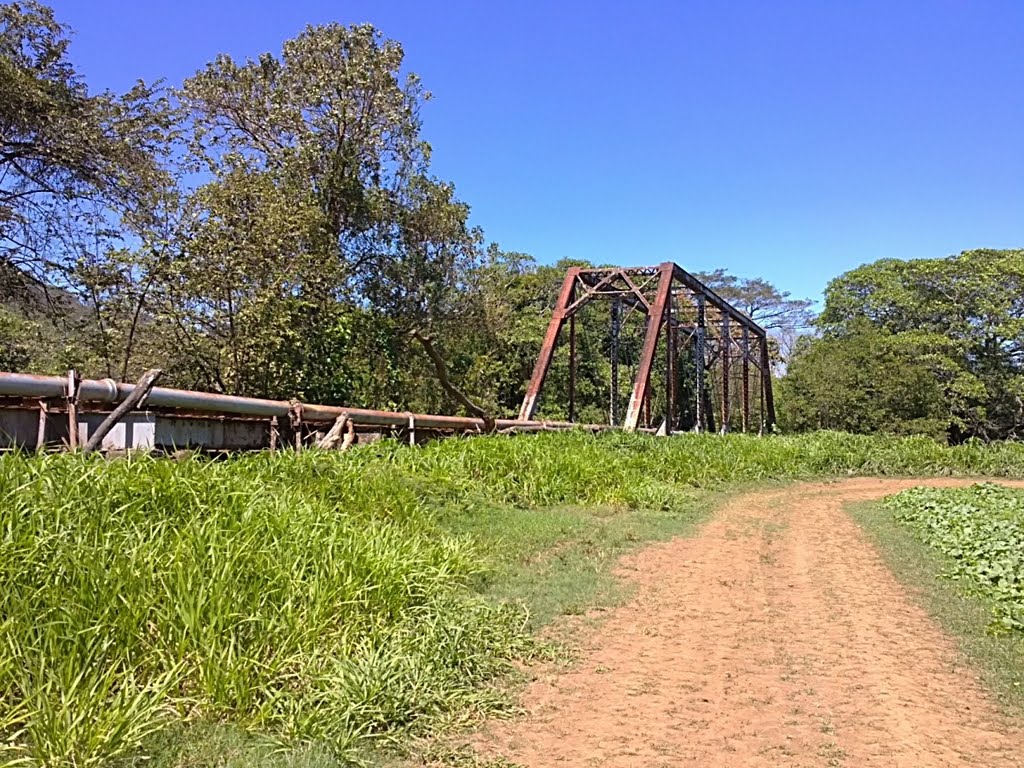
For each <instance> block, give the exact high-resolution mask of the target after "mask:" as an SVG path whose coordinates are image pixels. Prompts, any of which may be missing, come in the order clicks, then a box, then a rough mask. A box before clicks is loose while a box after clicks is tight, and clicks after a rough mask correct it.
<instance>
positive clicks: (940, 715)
mask: <svg viewBox="0 0 1024 768" xmlns="http://www.w3.org/2000/svg"><path fill="white" fill-rule="evenodd" d="M926 482H927V483H928V484H934V485H962V484H964V482H963V481H941V480H939V481H926ZM915 484H920V481H918V482H915V481H913V480H889V479H886V480H879V479H853V480H848V481H840V482H836V483H820V484H802V485H795V486H790V487H788V488H781V489H772V490H768V491H760V492H757V493H752V494H748V495H744V496H739V497H735V498H734V499H733V500H731V501H730V502H729V503H728V504H726V505H725V506H724V507H723V508H721V509H720V510H719V511H718V512H717V513H716V514H715V515H714V516H713V517H712V518H711V519H710V520H709V522H708V523H706V524H705V525H704V527H703V528H702V529H701V530H700V532H699V533H698V534H697V535H696V536H694V537H692V538H678V539H675V540H672V541H670V542H667V543H664V544H659V545H656V546H653V547H650V548H648V549H645V550H642V551H640V552H638V553H636V554H634V555H631V556H629V557H628V558H627V559H625V560H624V561H623V562H622V564H621V568H620V574H621V576H622V577H623V578H624V579H626V580H628V581H629V582H632V583H633V584H634V585H635V593H634V594H633V596H632V598H631V599H630V600H629V601H628V602H627V603H626V604H624V605H622V606H620V607H618V608H616V609H614V610H612V611H610V612H608V613H606V614H605V615H604V616H602V617H599V618H597V620H596V621H593V622H591V621H582V622H581V623H580V626H579V627H578V628H577V629H576V630H574V631H576V632H578V635H577V638H578V641H579V644H580V646H581V648H582V651H581V655H580V659H579V661H578V662H577V663H576V664H574V665H572V666H571V667H569V668H568V669H565V668H563V669H556V670H546V671H544V672H541V673H540V674H539V675H538V676H537V678H536V679H535V680H533V681H532V682H531V684H530V685H529V687H528V688H527V690H526V692H525V695H524V699H523V704H524V707H525V709H526V714H525V715H524V717H522V718H521V719H519V720H512V721H507V722H500V721H499V722H493V723H491V724H489V725H488V727H487V728H486V729H485V730H484V732H483V734H482V735H481V736H480V738H479V741H478V747H479V749H480V751H481V752H482V753H484V754H486V755H488V756H491V757H495V758H497V757H502V758H506V759H508V760H511V761H513V762H514V763H517V764H522V765H525V766H551V765H573V766H588V765H592V766H598V765H600V766H677V765H701V766H747V765H751V766H761V765H763V766H957V765H965V766H967V765H970V766H1019V765H1024V732H1022V730H1021V727H1020V721H1019V720H1014V719H1013V718H1012V717H1010V716H1009V715H1006V714H1004V713H1003V711H1001V710H1000V708H999V705H998V703H997V702H996V700H995V699H994V698H993V697H992V696H991V695H990V694H989V693H988V692H987V691H986V690H985V689H984V688H983V687H982V683H981V681H980V678H979V676H978V673H977V672H975V670H974V669H973V668H969V667H968V666H967V665H966V662H965V661H964V659H963V657H962V655H961V653H960V651H959V650H958V647H957V645H956V642H955V640H954V639H952V638H951V637H950V636H947V635H946V634H945V633H944V632H943V630H942V629H941V628H940V627H939V626H938V624H936V623H935V622H934V621H933V620H932V619H931V618H930V617H929V615H928V614H927V613H926V611H925V610H924V609H923V608H922V607H921V606H920V605H919V603H918V602H916V601H915V598H914V597H913V595H912V594H911V593H910V592H909V591H908V590H907V588H905V587H904V586H903V585H902V584H901V583H900V582H899V581H897V579H896V577H895V576H894V575H893V573H892V572H891V571H890V570H889V568H888V567H887V566H886V564H885V562H884V561H883V559H882V556H881V555H880V554H879V553H878V552H877V551H876V549H875V548H874V546H873V544H872V543H871V541H870V540H869V538H868V537H867V535H866V534H865V532H864V531H863V530H862V529H861V528H860V527H859V526H858V524H857V523H856V522H855V521H854V520H853V519H852V518H851V517H850V516H849V515H848V514H847V513H846V512H845V511H844V505H846V504H848V503H850V502H856V501H863V500H869V499H876V498H880V497H882V496H884V495H887V494H891V493H895V492H897V491H899V490H902V489H904V488H907V487H910V486H912V485H915Z"/></svg>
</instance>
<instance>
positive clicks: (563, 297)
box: [519, 267, 580, 421]
mask: <svg viewBox="0 0 1024 768" xmlns="http://www.w3.org/2000/svg"><path fill="white" fill-rule="evenodd" d="M579 272H580V270H579V267H570V268H569V271H568V272H566V274H565V280H563V281H562V290H561V291H560V292H559V294H558V303H557V304H556V305H555V309H554V312H552V313H551V322H550V323H548V330H547V333H546V334H545V335H544V343H543V344H542V345H541V348H540V356H539V357H538V358H537V365H536V366H535V367H534V369H533V376H531V377H530V384H529V386H527V388H526V396H525V397H524V398H523V405H522V407H521V408H520V409H519V420H520V421H529V420H530V419H532V418H533V414H534V413H536V412H537V398H538V397H540V392H541V390H542V389H543V388H544V379H545V378H546V377H547V375H548V368H550V367H551V358H552V356H553V355H554V353H555V344H557V343H558V333H559V331H561V330H562V325H563V324H564V323H565V315H566V311H567V310H568V308H569V305H570V304H571V303H572V297H573V294H574V292H575V289H576V278H577V276H578V275H579Z"/></svg>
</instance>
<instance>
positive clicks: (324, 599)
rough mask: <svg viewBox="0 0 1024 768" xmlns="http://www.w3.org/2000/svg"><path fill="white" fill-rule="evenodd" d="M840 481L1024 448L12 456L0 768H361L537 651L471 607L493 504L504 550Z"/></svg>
mask: <svg viewBox="0 0 1024 768" xmlns="http://www.w3.org/2000/svg"><path fill="white" fill-rule="evenodd" d="M848 473H857V474H920V475H929V474H974V475H992V476H1000V475H1010V476H1024V448H1020V447H1018V446H1015V445H999V446H982V445H970V446H960V447H955V448H947V447H944V446H941V445H938V444H936V443H933V442H931V441H929V440H926V439H902V440H897V439H881V438H868V437H853V436H848V435H839V434H829V433H822V434H819V435H814V436H807V437H792V438H790V437H773V438H770V439H757V438H753V437H743V436H732V437H725V438H722V437H714V436H694V435H681V436H677V437H674V438H672V439H658V438H653V437H648V436H640V435H622V434H610V435H604V436H599V437H592V436H589V435H584V434H544V435H536V436H530V437H527V436H522V437H515V438H511V437H488V438H475V439H471V440H449V441H444V442H440V443H435V444H432V445H429V446H426V447H423V448H417V449H410V448H407V447H403V446H399V445H397V444H394V443H387V442H386V443H380V444H377V445H373V446H367V447H365V448H359V449H356V450H354V451H351V452H349V453H347V454H344V455H339V454H327V453H312V452H311V453H305V454H302V455H298V456H296V455H292V454H277V455H269V454H261V455H248V456H238V457H236V458H233V459H230V460H227V461H221V462H212V461H204V460H198V459H197V460H189V461H184V462H180V463H177V462H171V461H165V460H158V459H151V458H146V457H132V458H129V459H125V460H119V461H104V460H102V459H99V458H95V457H84V456H75V455H51V456H40V457H36V456H32V457H29V456H21V455H9V456H5V457H3V458H0V765H5V764H8V763H13V762H21V763H23V764H25V765H31V766H43V765H47V766H56V765H74V766H87V765H99V764H101V763H104V762H108V761H110V760H111V759H113V758H117V757H124V756H131V755H135V754H138V750H139V745H140V744H143V743H145V742H146V741H147V739H148V738H149V737H150V735H151V734H153V733H154V732H155V731H158V730H160V729H162V728H164V727H166V726H168V725H170V724H174V723H181V722H187V721H219V722H228V723H232V724H234V725H235V726H237V727H239V728H242V729H245V730H250V731H254V732H257V733H262V734H266V735H268V736H269V737H272V738H274V739H278V740H280V741H281V742H290V743H295V742H315V743H317V744H318V745H320V746H321V747H323V748H325V749H328V750H329V751H330V753H331V756H332V759H334V760H336V761H337V762H339V763H344V762H346V761H355V760H357V759H358V756H359V755H360V754H361V751H362V750H363V749H364V748H365V747H366V745H367V744H376V743H379V742H381V741H387V740H389V739H394V738H398V737H400V736H402V735H404V734H406V733H408V732H410V731H415V730H417V729H421V728H422V727H424V726H425V725H429V724H430V723H432V722H436V721H437V719H438V718H442V717H446V716H451V715H452V713H461V712H466V711H472V710H487V709H491V708H494V707H497V706H501V699H500V697H498V696H497V695H496V694H495V693H494V692H493V690H492V689H491V688H490V687H489V686H488V684H489V683H490V682H491V681H493V680H494V679H495V678H497V677H499V676H500V675H501V674H502V673H504V672H505V671H506V670H507V669H508V668H509V664H510V662H511V661H512V660H514V659H516V658H522V657H523V656H524V655H528V654H529V653H531V652H532V648H533V646H532V643H531V641H530V638H529V634H528V632H527V631H526V630H525V628H524V626H525V623H524V622H525V616H524V613H523V611H522V609H521V608H519V607H516V605H515V604H512V603H507V604H497V603H495V602H493V601H489V600H486V599H484V598H483V597H482V596H480V595H479V594H476V593H475V592H474V590H473V588H472V585H474V584H477V583H479V579H478V577H479V576H480V575H481V573H482V572H483V571H484V570H485V569H486V568H487V567H488V565H489V564H488V562H487V560H486V558H485V557H484V555H483V554H482V552H481V550H480V548H479V546H478V541H479V536H477V535H474V534H472V533H470V532H471V531H472V530H473V526H472V524H471V522H472V520H473V519H474V516H475V515H476V514H478V513H479V511H480V510H482V509H484V508H485V507H486V508H487V510H489V512H490V513H491V514H492V515H493V510H494V509H495V508H496V507H498V508H502V507H504V508H506V509H507V511H508V520H509V524H508V533H509V535H510V536H514V535H515V526H514V521H515V516H516V510H517V508H520V509H521V508H525V507H547V506H553V505H567V504H572V505H595V506H597V505H600V506H602V507H605V508H607V507H608V506H613V507H614V506H621V507H628V508H632V509H661V510H674V509H679V508H681V507H682V506H684V505H685V503H686V502H687V501H688V500H692V492H693V491H692V489H693V488H695V487H700V488H706V487H721V486H723V485H725V484H728V483H732V482H749V481H756V480H767V479H784V478H799V477H814V476H822V475H838V474H848ZM513 549H515V548H514V547H513ZM521 549H522V547H520V548H519V551H518V554H519V555H521V554H522V552H521ZM499 556H500V555H499ZM318 748H319V747H318Z"/></svg>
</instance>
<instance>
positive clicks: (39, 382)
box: [0, 372, 608, 432]
mask: <svg viewBox="0 0 1024 768" xmlns="http://www.w3.org/2000/svg"><path fill="white" fill-rule="evenodd" d="M67 388H68V380H67V378H66V377H63V376H36V375H33V374H27V373H7V372H0V397H25V398H35V399H45V398H61V397H67V395H68V391H67ZM134 389H135V385H134V384H126V383H120V382H116V381H114V380H113V379H83V380H82V381H81V383H80V384H79V389H78V400H79V401H80V402H93V403H117V402H120V401H122V400H124V398H125V397H127V396H128V394H129V393H131V392H132V390H134ZM146 404H147V405H149V406H153V407H154V408H173V409H177V410H182V411H203V412H210V413H231V414H238V415H242V416H261V417H267V418H270V417H273V416H277V417H287V416H288V415H289V414H290V413H292V412H293V410H292V409H293V406H294V404H293V403H291V402H288V401H286V400H267V399H263V398H255V397H239V396H236V395H219V394H215V393H213V392H197V391H194V390H187V389H171V388H169V387H154V388H153V389H152V391H151V392H150V393H149V397H148V398H146ZM298 407H299V408H300V409H301V413H302V420H303V421H304V422H330V421H334V420H335V419H336V418H338V416H341V415H342V414H345V415H346V416H348V417H349V418H350V419H352V421H353V422H354V423H355V424H357V425H359V426H377V427H397V428H404V427H407V426H408V425H409V419H410V416H411V417H412V419H413V420H414V423H415V424H416V427H417V428H420V429H432V430H451V431H460V432H473V431H479V432H482V431H484V430H485V429H486V425H485V424H484V421H483V419H477V418H472V417H467V416H441V415H435V414H420V413H413V414H410V413H408V412H401V413H397V412H394V411H377V410H372V409H369V408H345V407H342V406H336V405H318V404H307V403H299V404H298ZM495 426H496V428H497V429H514V430H519V431H541V430H545V429H587V430H592V431H593V430H602V429H607V428H608V427H607V426H605V425H600V424H574V423H571V422H564V421H554V422H552V421H536V420H529V421H519V420H516V419H497V420H496V422H495Z"/></svg>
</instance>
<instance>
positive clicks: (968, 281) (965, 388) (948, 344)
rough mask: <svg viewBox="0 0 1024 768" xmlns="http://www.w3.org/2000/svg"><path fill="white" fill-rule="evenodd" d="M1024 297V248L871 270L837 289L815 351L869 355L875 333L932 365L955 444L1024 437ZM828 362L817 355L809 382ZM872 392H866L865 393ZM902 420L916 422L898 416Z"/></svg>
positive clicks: (830, 292)
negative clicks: (865, 350)
mask: <svg viewBox="0 0 1024 768" xmlns="http://www.w3.org/2000/svg"><path fill="white" fill-rule="evenodd" d="M1022 289H1024V251H1021V250H975V251H965V252H964V253H961V254H959V255H956V256H950V257H947V258H941V259H915V260H910V261H901V260H896V259H884V260H882V261H877V262H874V263H872V264H866V265H864V266H862V267H858V268H857V269H854V270H851V271H850V272H847V273H846V274H844V275H841V276H840V277H838V278H836V279H835V280H833V281H832V282H831V283H830V284H829V286H828V288H827V289H826V292H825V307H824V310H823V311H822V314H821V317H820V319H819V327H820V329H821V331H822V334H823V338H822V339H821V340H820V341H818V342H815V343H814V344H812V347H811V349H812V350H813V349H814V348H815V347H818V348H820V349H823V350H824V349H832V350H839V349H840V348H841V347H842V345H843V344H844V343H849V344H851V345H854V346H856V347H858V348H859V347H860V346H862V342H863V340H864V334H865V332H866V331H865V329H866V328H869V329H871V330H872V331H878V332H880V333H882V334H884V336H883V337H878V338H884V339H885V340H886V341H885V344H888V345H897V346H898V347H899V348H901V349H907V350H912V351H913V353H912V360H913V365H914V367H915V369H916V367H919V366H924V367H925V368H926V369H927V370H928V372H929V375H930V379H931V381H933V382H935V384H936V385H937V386H939V387H940V388H941V391H942V395H943V403H944V419H945V430H946V432H947V434H948V436H949V438H950V439H952V440H954V441H957V440H961V439H964V438H966V437H972V436H974V437H980V438H985V439H994V438H1011V437H1018V436H1020V434H1021V432H1022V429H1024V376H1022V373H1024V369H1022V365H1024V292H1022ZM882 352H884V347H883V348H880V354H881V353H882ZM814 360H819V362H817V363H815V362H814ZM825 362H826V357H825V356H823V355H820V354H818V353H817V352H815V356H813V357H808V358H807V359H806V360H805V363H804V366H803V373H802V374H801V375H809V373H810V370H811V369H812V368H814V367H819V368H820V367H821V366H822V365H824V364H825ZM868 363H870V361H865V364H868ZM906 365H907V366H909V365H910V358H908V360H907V363H906ZM908 370H909V369H908ZM794 373H796V370H794ZM911 378H913V379H914V380H915V381H918V383H920V381H921V379H919V378H915V377H913V376H912V377H911ZM905 384H906V386H911V382H909V381H908V382H905ZM863 392H864V388H863V387H859V388H858V389H857V393H856V394H859V393H863ZM851 396H853V395H851ZM901 413H902V414H903V415H902V416H901V415H900V414H901ZM893 418H896V419H899V418H907V419H911V420H912V419H913V418H914V416H913V414H912V413H911V412H909V411H907V412H902V411H900V410H899V409H896V410H895V411H894V412H893Z"/></svg>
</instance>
